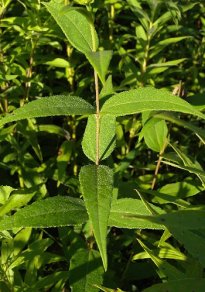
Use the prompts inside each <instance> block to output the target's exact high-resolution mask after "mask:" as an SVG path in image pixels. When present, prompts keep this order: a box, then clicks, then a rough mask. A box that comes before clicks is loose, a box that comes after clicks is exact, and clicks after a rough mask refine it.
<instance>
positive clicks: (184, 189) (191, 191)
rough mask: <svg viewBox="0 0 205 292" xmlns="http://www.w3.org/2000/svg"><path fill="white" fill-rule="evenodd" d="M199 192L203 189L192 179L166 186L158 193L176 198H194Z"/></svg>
mask: <svg viewBox="0 0 205 292" xmlns="http://www.w3.org/2000/svg"><path fill="white" fill-rule="evenodd" d="M201 191H203V188H202V187H201V186H200V185H199V183H197V182H195V181H194V179H191V180H184V181H179V182H176V183H170V184H166V185H164V186H163V187H161V188H160V189H159V192H160V193H162V194H167V195H170V196H172V197H178V198H187V197H191V196H195V195H197V194H198V193H200V192H201Z"/></svg>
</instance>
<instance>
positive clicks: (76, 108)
mask: <svg viewBox="0 0 205 292" xmlns="http://www.w3.org/2000/svg"><path fill="white" fill-rule="evenodd" d="M94 112H95V110H94V108H93V107H92V105H91V104H89V103H88V102H86V101H85V100H83V99H82V98H80V97H77V96H66V95H59V96H58V95H54V96H50V97H43V98H41V99H38V100H34V101H31V102H29V103H27V104H26V105H24V106H23V107H21V108H18V109H16V110H14V111H13V112H12V113H10V114H7V115H6V116H5V117H4V118H2V119H0V126H3V125H4V124H6V123H9V122H14V121H18V120H22V119H29V118H38V117H49V116H60V115H89V114H92V113H94Z"/></svg>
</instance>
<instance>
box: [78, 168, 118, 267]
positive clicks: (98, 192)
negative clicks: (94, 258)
mask: <svg viewBox="0 0 205 292" xmlns="http://www.w3.org/2000/svg"><path fill="white" fill-rule="evenodd" d="M80 184H81V188H82V193H83V197H84V200H85V206H86V209H87V212H88V215H89V218H90V220H91V223H92V226H93V232H94V236H95V239H96V242H97V245H98V248H99V251H100V255H101V257H102V261H103V265H104V268H105V270H106V269H107V254H106V237H107V225H108V218H109V215H110V208H111V200H112V189H113V173H112V170H111V169H110V168H108V167H107V166H102V165H100V166H97V165H86V166H84V167H82V168H81V171H80Z"/></svg>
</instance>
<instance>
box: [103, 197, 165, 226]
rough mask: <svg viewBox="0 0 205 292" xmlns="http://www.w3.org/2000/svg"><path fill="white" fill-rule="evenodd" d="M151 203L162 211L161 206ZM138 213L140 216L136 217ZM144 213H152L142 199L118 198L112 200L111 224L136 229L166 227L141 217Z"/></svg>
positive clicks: (156, 209) (157, 209)
mask: <svg viewBox="0 0 205 292" xmlns="http://www.w3.org/2000/svg"><path fill="white" fill-rule="evenodd" d="M150 205H151V207H152V208H153V209H154V210H155V211H156V212H157V213H158V212H159V213H160V212H161V209H160V208H158V207H156V206H154V205H152V204H150ZM137 215H139V217H138V218H136V217H137ZM142 215H145V216H147V215H150V212H149V210H148V209H147V208H146V206H145V205H144V203H143V202H142V201H141V200H138V199H131V198H126V199H118V200H115V201H114V202H112V208H111V212H110V217H109V226H116V227H119V228H135V229H136V228H140V229H164V226H163V225H159V224H156V223H153V222H150V221H148V220H146V219H143V218H142V217H141V216H142ZM128 216H129V217H128ZM132 216H136V217H132Z"/></svg>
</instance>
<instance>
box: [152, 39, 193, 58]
mask: <svg viewBox="0 0 205 292" xmlns="http://www.w3.org/2000/svg"><path fill="white" fill-rule="evenodd" d="M187 38H190V36H182V37H173V38H167V39H164V40H162V41H160V42H158V43H156V44H155V45H154V46H153V47H152V48H151V53H150V55H149V58H153V57H154V56H155V55H157V54H158V53H159V52H161V51H162V50H163V49H164V48H165V47H167V46H168V45H171V44H173V43H177V42H180V41H182V40H184V39H187Z"/></svg>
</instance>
